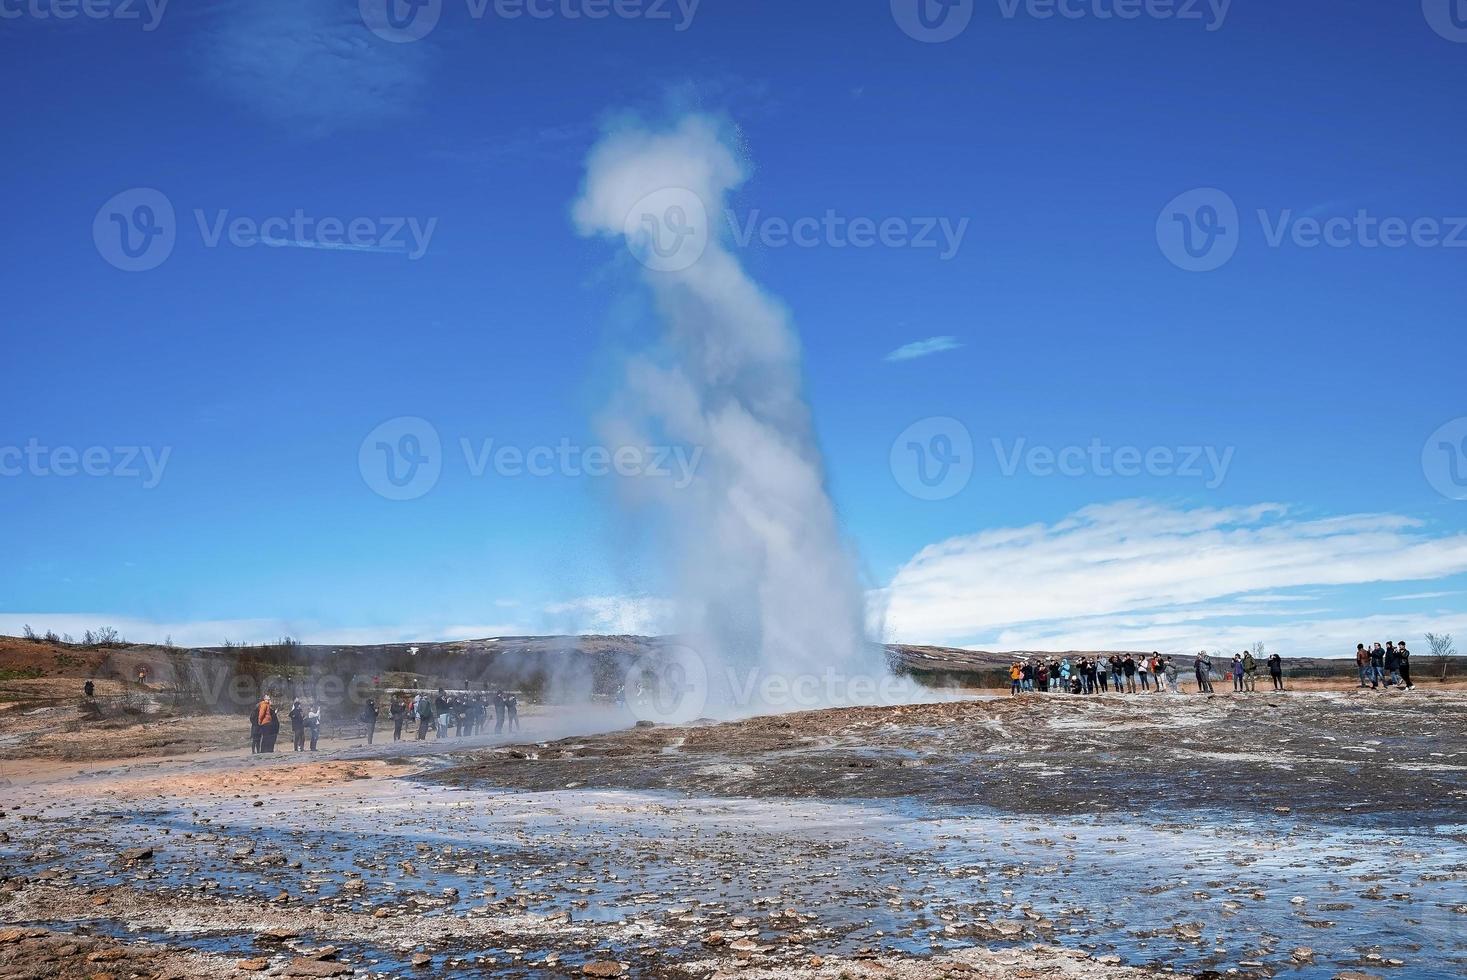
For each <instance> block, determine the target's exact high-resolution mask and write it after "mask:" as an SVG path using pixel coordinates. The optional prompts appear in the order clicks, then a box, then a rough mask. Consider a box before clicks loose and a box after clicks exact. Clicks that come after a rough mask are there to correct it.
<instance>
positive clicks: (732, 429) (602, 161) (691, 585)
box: [573, 115, 884, 676]
mask: <svg viewBox="0 0 1467 980" xmlns="http://www.w3.org/2000/svg"><path fill="white" fill-rule="evenodd" d="M732 144H733V141H732V138H731V136H730V134H727V133H726V132H725V131H724V130H723V129H722V128H721V127H720V125H719V123H718V122H717V121H715V120H713V119H712V118H710V117H707V116H702V115H690V116H686V117H684V118H682V119H681V120H680V121H678V122H677V123H676V124H674V125H672V126H671V127H668V128H645V127H641V126H624V127H621V128H619V129H617V130H615V131H613V132H610V133H609V134H607V135H606V136H605V137H603V139H602V140H601V141H600V142H599V143H598V144H597V145H596V146H595V148H594V149H593V150H592V151H591V154H590V156H589V158H588V160H587V163H586V176H585V182H584V185H583V187H582V190H581V194H580V197H579V198H578V199H577V200H576V202H575V204H574V210H573V216H574V219H575V222H576V224H577V227H578V229H579V230H580V232H581V233H582V234H584V235H602V236H607V237H613V238H624V239H625V241H626V244H627V245H628V247H629V248H630V249H631V251H632V253H633V255H634V256H636V257H637V258H638V259H639V260H640V261H641V263H642V265H643V266H644V267H645V268H644V269H643V271H642V278H643V279H644V280H645V283H646V285H647V286H648V287H649V288H650V290H651V294H652V298H653V302H654V304H655V309H656V312H657V315H658V317H659V319H660V321H661V327H662V341H663V342H662V345H661V346H660V347H659V348H658V349H657V350H655V351H650V352H648V353H647V354H645V355H642V356H638V357H635V358H632V359H631V360H630V361H629V363H628V364H627V365H626V370H625V376H624V379H623V382H622V386H621V388H620V390H619V391H618V393H617V396H616V398H615V399H614V401H613V404H612V405H611V406H610V408H609V410H608V412H607V415H606V418H605V419H604V420H603V427H604V428H605V429H606V430H607V432H606V433H605V434H606V435H607V437H608V438H609V439H611V440H612V444H613V445H616V444H633V445H637V444H643V445H646V444H651V445H655V444H658V442H659V440H662V441H668V442H672V443H676V444H686V445H689V446H694V447H701V448H702V450H703V454H702V457H701V460H700V465H699V468H698V471H697V477H696V479H695V480H694V481H693V483H692V484H691V485H690V486H686V487H683V488H674V487H672V486H670V485H667V484H665V483H663V484H658V483H652V482H650V481H639V482H638V483H637V485H636V487H635V490H636V492H639V493H644V494H652V495H654V496H653V499H652V500H651V501H650V502H651V503H652V504H654V505H655V508H656V512H657V513H658V514H659V515H661V516H662V518H664V519H665V520H666V521H667V525H668V526H667V528H666V530H667V532H668V534H667V544H666V547H667V548H668V549H669V552H670V554H669V568H668V570H669V571H670V572H671V573H672V575H673V576H675V580H676V581H677V582H678V583H679V592H680V594H679V596H678V599H679V613H680V618H681V619H682V621H683V622H682V625H683V627H684V631H685V632H686V633H687V634H689V635H691V636H695V637H697V644H698V647H699V650H700V652H701V653H702V654H703V655H704V657H705V658H707V659H709V660H710V661H711V663H712V664H715V665H716V664H719V663H721V664H723V665H727V666H730V667H733V666H745V667H746V666H758V667H760V668H762V669H764V670H767V671H769V672H772V673H778V674H784V675H788V674H802V673H807V672H808V673H820V672H824V671H829V670H832V669H833V670H836V671H842V672H848V673H850V672H865V673H867V675H868V676H871V675H872V674H873V673H876V672H881V673H884V666H883V664H882V661H881V659H880V657H879V655H878V653H877V648H876V647H875V646H874V645H872V644H869V643H868V642H867V640H866V637H865V625H864V624H865V619H864V610H863V594H862V589H861V587H860V582H859V578H858V576H857V574H856V568H855V562H854V560H853V556H852V555H851V554H850V552H849V551H848V550H847V548H846V547H845V545H844V543H843V541H842V539H841V536H840V531H839V526H838V522H837V518H836V513H835V508H834V506H833V505H832V503H831V500H830V497H829V495H828V493H827V489H826V483H825V470H824V465H823V462H822V460H821V456H820V451H819V448H818V447H817V445H816V442H815V438H814V434H813V431H812V425H811V418H810V411H809V407H808V406H807V404H806V402H805V399H804V396H803V393H802V391H801V379H800V350H799V343H798V341H797V339H796V337H795V334H794V331H793V329H792V327H791V324H790V320H789V316H788V314H787V313H786V311H785V310H784V309H783V308H782V307H781V305H780V304H779V303H778V302H776V301H775V300H773V299H772V298H770V297H769V296H768V295H766V294H765V293H764V292H763V291H762V290H761V289H760V288H759V286H758V285H757V284H755V283H754V282H753V281H752V280H751V279H750V278H749V276H748V275H747V274H746V273H745V271H744V269H743V267H742V265H741V263H740V262H739V260H738V259H737V258H736V257H735V256H734V255H733V254H731V252H730V250H729V249H728V248H727V247H726V245H725V244H724V241H723V240H722V238H721V236H720V234H719V227H718V225H717V223H716V221H715V219H716V217H717V216H720V215H722V214H723V213H724V208H725V204H726V197H727V195H728V194H729V193H730V192H731V191H732V190H734V189H735V188H737V187H738V186H739V185H740V184H741V183H743V181H744V179H745V176H746V172H745V168H744V166H743V165H742V163H741V162H740V159H739V157H738V155H737V154H736V153H735V151H734V149H733V148H732Z"/></svg>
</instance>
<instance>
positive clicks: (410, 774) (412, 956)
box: [0, 691, 1467, 980]
mask: <svg viewBox="0 0 1467 980" xmlns="http://www.w3.org/2000/svg"><path fill="white" fill-rule="evenodd" d="M1464 708H1467V695H1464V694H1462V693H1459V692H1424V691H1423V692H1418V693H1414V694H1406V693H1396V692H1392V693H1390V694H1381V693H1375V692H1366V693H1358V692H1354V691H1338V692H1331V693H1299V694H1285V695H1272V694H1263V693H1260V694H1257V695H1251V696H1236V697H1235V696H1230V695H1222V696H1218V697H1215V698H1205V697H1199V696H1149V695H1140V696H1136V697H1114V696H1113V697H1109V698H1101V699H1081V698H1070V697H1059V696H1055V697H1048V696H1026V697H1023V698H1018V699H1007V698H1001V699H982V700H973V701H963V702H953V703H947V704H940V705H917V706H907V707H896V708H849V709H838V710H831V711H821V712H808V713H803V714H798V715H786V716H778V717H768V718H757V719H752V720H748V721H744V722H738V723H732V724H724V725H712V724H701V725H695V726H690V727H686V728H667V727H657V726H653V727H625V728H623V729H622V730H619V731H615V732H612V733H611V734H603V735H588V734H584V733H583V732H582V733H575V732H573V731H567V728H571V729H573V728H574V727H575V726H574V725H569V724H568V723H567V721H566V719H564V718H560V717H558V716H557V714H556V712H555V711H553V710H547V711H546V713H544V714H537V715H531V716H529V717H527V719H526V720H527V724H528V725H529V726H530V729H531V731H530V733H528V734H529V737H530V738H539V739H540V741H528V740H516V742H515V743H514V744H512V743H511V742H510V741H509V740H508V739H504V738H500V739H495V738H494V737H493V736H489V737H486V738H483V739H480V740H478V741H476V742H474V743H472V744H465V743H461V742H454V741H450V742H445V743H437V742H434V741H431V740H430V741H428V742H424V743H415V742H414V743H401V744H398V745H393V744H391V743H387V744H385V745H384V744H378V745H376V746H373V747H371V748H370V749H369V748H367V747H365V746H361V745H358V744H355V743H334V744H333V745H332V747H331V750H330V751H329V752H326V753H323V754H321V755H318V756H317V757H314V758H302V757H298V756H295V755H293V754H291V753H284V754H280V755H277V756H274V757H254V758H251V757H249V756H248V755H241V754H240V753H239V752H238V751H237V750H230V751H218V752H212V753H208V754H205V755H199V756H194V757H191V758H187V759H181V758H162V759H150V760H146V761H132V762H127V763H120V764H113V765H108V766H99V765H95V764H66V763H58V762H55V761H45V762H42V763H29V764H19V763H10V764H9V765H8V768H7V769H0V778H7V779H8V780H9V782H10V785H9V786H7V787H6V788H5V796H4V800H5V802H4V804H3V807H4V809H5V815H4V817H3V818H0V875H3V881H0V920H3V922H4V923H5V925H6V926H7V927H9V928H6V929H4V930H3V931H0V977H10V976H17V977H32V976H35V977H41V976H47V977H49V976H79V977H81V976H86V977H90V976H97V975H103V976H107V975H110V976H118V977H122V976H160V977H161V976H180V977H183V976H188V977H194V976H197V977H212V976H246V975H250V974H261V975H275V976H336V975H340V976H369V975H376V976H430V977H471V976H485V975H496V976H547V975H550V976H554V975H566V976H570V975H576V976H615V975H627V976H657V977H680V978H687V977H695V978H707V977H713V976H728V977H733V976H738V977H750V978H754V977H758V978H773V977H806V976H808V977H832V978H834V977H867V976H877V977H892V978H899V977H941V976H953V977H982V978H995V980H997V978H1017V977H1075V978H1110V977H1154V976H1162V975H1168V976H1178V975H1183V976H1238V977H1264V976H1281V977H1296V978H1299V980H1314V978H1334V977H1369V976H1379V977H1386V978H1390V980H1408V978H1409V980H1415V978H1426V977H1430V978H1437V977H1450V976H1460V975H1464V974H1467V931H1464V930H1467V888H1464V882H1467V776H1464V774H1467V711H1464ZM582 721H583V722H585V724H583V726H582V727H583V728H584V729H585V730H590V729H592V728H595V727H607V725H608V719H604V718H603V719H597V722H598V724H595V725H593V724H590V723H589V720H587V719H582ZM620 724H624V725H627V726H630V720H629V719H622V721H621V722H620ZM557 729H559V730H557ZM27 971H29V972H27Z"/></svg>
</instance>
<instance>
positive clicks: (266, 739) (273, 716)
mask: <svg viewBox="0 0 1467 980" xmlns="http://www.w3.org/2000/svg"><path fill="white" fill-rule="evenodd" d="M258 713H259V719H260V751H261V752H274V751H275V740H276V739H277V738H279V737H280V715H279V714H278V713H276V711H275V702H274V701H273V700H272V699H271V697H270V695H268V694H267V695H265V697H264V698H263V699H261V701H260V705H259V708H258Z"/></svg>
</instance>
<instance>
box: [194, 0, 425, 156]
mask: <svg viewBox="0 0 1467 980" xmlns="http://www.w3.org/2000/svg"><path fill="white" fill-rule="evenodd" d="M430 44H431V42H429V41H419V42H418V43H416V44H390V43H388V42H386V41H382V40H380V39H378V38H376V37H374V36H373V35H372V34H371V33H370V32H369V31H368V30H367V29H366V27H365V26H364V25H363V23H362V21H361V18H360V17H359V16H358V15H357V12H356V4H346V5H343V4H339V3H336V2H334V0H233V2H228V3H225V4H222V5H221V6H220V7H218V8H217V12H216V13H215V14H214V16H213V19H212V22H211V23H210V25H209V26H208V27H207V28H206V29H205V30H204V31H203V33H202V35H201V38H200V41H199V43H198V45H197V48H196V51H195V54H196V59H197V61H198V63H199V66H200V70H201V72H202V73H203V75H204V77H205V79H206V80H207V81H209V82H210V83H211V84H213V85H214V86H216V87H217V88H218V89H219V90H220V91H221V92H223V93H225V94H226V95H228V96H230V97H231V98H233V99H234V100H236V101H238V102H240V103H241V104H243V105H245V106H246V107H248V108H250V109H252V110H254V111H255V112H258V113H259V114H261V115H263V116H265V117H266V118H268V119H270V120H272V121H274V122H278V123H281V124H284V125H286V126H289V127H291V128H293V129H296V130H298V131H300V132H301V133H303V134H304V135H308V136H325V135H329V134H330V133H332V132H336V131H340V130H351V129H359V128H363V127H365V126H368V125H371V124H375V123H378V122H382V121H389V120H393V119H399V118H401V117H403V116H405V115H407V114H408V113H409V112H410V111H411V110H412V109H413V108H414V107H415V106H416V104H417V101H418V98H419V96H420V95H421V93H422V90H423V88H424V85H425V83H426V80H427V72H428V67H429V64H428V59H429V57H430V52H431V50H432V49H431V46H430Z"/></svg>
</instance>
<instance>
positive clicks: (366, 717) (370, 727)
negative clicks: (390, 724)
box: [362, 698, 380, 745]
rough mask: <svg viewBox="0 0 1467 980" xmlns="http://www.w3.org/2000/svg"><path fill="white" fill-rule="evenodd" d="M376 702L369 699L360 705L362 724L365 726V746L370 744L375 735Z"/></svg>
mask: <svg viewBox="0 0 1467 980" xmlns="http://www.w3.org/2000/svg"><path fill="white" fill-rule="evenodd" d="M379 713H380V712H378V710H377V702H376V701H374V700H372V699H371V698H368V699H367V703H366V704H364V705H362V724H363V725H366V726H367V744H368V745H371V744H372V738H373V737H374V736H375V735H376V734H377V715H378V714H379Z"/></svg>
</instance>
